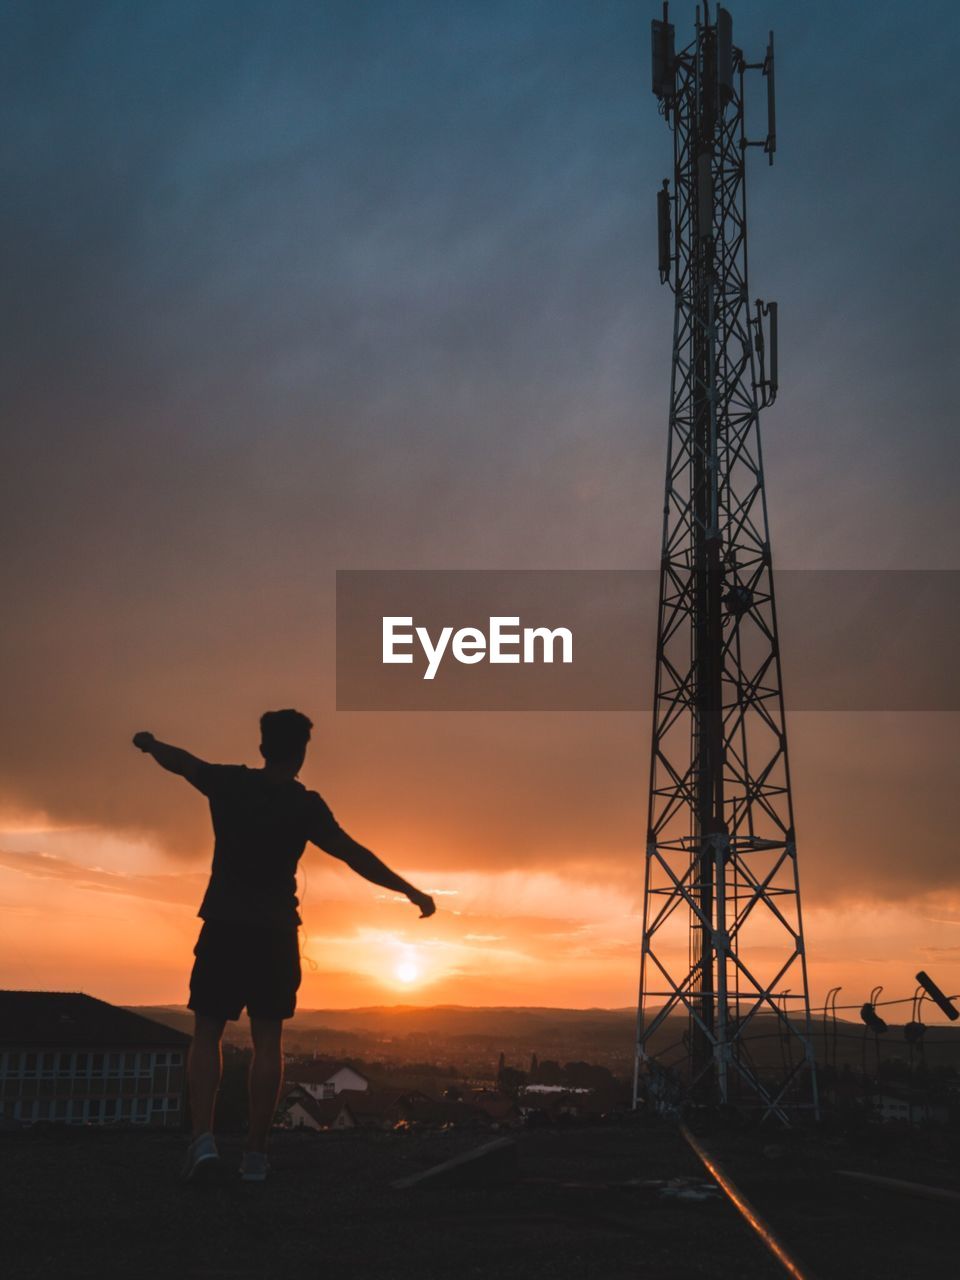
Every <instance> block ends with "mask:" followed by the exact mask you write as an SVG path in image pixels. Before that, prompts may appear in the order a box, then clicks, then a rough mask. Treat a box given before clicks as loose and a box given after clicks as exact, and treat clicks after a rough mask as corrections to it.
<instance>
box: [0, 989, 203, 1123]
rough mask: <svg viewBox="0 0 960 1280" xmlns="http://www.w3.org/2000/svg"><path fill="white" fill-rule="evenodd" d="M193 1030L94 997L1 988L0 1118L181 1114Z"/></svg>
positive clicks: (121, 1118)
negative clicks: (180, 1028)
mask: <svg viewBox="0 0 960 1280" xmlns="http://www.w3.org/2000/svg"><path fill="white" fill-rule="evenodd" d="M189 1044H190V1037H189V1036H187V1035H184V1033H183V1032H182V1031H175V1030H173V1028H171V1027H167V1026H164V1024H163V1023H162V1022H155V1021H153V1019H152V1018H143V1017H141V1016H140V1015H139V1014H136V1013H131V1012H129V1011H128V1010H127V1009H120V1008H118V1007H117V1006H116V1005H112V1004H107V1003H106V1002H105V1001H103V1000H96V999H94V997H93V996H87V995H81V994H79V993H77V992H62V991H0V1120H2V1122H3V1123H6V1124H10V1123H13V1124H17V1123H19V1124H35V1123H37V1122H40V1121H47V1122H52V1123H63V1124H120V1123H124V1124H138V1125H154V1126H164V1125H166V1126H174V1127H177V1126H179V1125H180V1124H181V1123H182V1120H183V1105H184V1103H183V1094H184V1075H185V1066H186V1055H187V1049H188V1047H189Z"/></svg>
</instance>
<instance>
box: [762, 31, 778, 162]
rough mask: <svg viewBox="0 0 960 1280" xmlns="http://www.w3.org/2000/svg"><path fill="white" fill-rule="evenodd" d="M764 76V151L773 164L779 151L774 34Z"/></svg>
mask: <svg viewBox="0 0 960 1280" xmlns="http://www.w3.org/2000/svg"><path fill="white" fill-rule="evenodd" d="M763 74H764V75H765V76H766V77H767V140H766V142H765V143H764V144H763V149H764V151H765V152H766V153H767V155H768V156H769V158H770V163H771V164H773V153H774V152H775V151H776V149H777V98H776V91H775V86H774V80H773V32H772V31H771V32H770V40H769V42H768V44H767V56H766V57H765V58H764V60H763Z"/></svg>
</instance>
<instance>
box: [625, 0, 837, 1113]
mask: <svg viewBox="0 0 960 1280" xmlns="http://www.w3.org/2000/svg"><path fill="white" fill-rule="evenodd" d="M674 35H675V33H674V27H673V25H672V24H671V23H670V22H669V20H668V10H667V5H666V4H664V6H663V19H662V20H654V22H653V91H654V93H655V94H656V96H657V98H658V100H659V105H660V111H661V114H662V115H663V116H664V118H665V119H666V121H667V123H668V124H669V126H670V128H671V131H672V133H673V150H674V173H673V190H672V191H671V189H670V183H669V181H667V180H664V183H663V186H662V189H661V190H660V191H659V192H658V196H657V213H658V248H659V268H660V278H661V281H662V282H664V283H666V282H668V281H669V283H670V285H671V287H672V289H673V292H674V295H675V299H676V305H675V313H674V338H673V368H672V380H671V393H670V424H669V444H668V454H667V482H666V500H665V505H664V522H663V545H662V553H661V561H660V604H659V614H658V630H657V655H656V679H655V689H654V712H653V742H652V753H651V766H650V799H649V821H648V836H647V851H646V869H645V884H644V921H643V946H642V956H641V971H640V1002H639V1012H638V1021H637V1055H636V1071H635V1080H634V1101H635V1104H636V1102H637V1100H638V1097H639V1095H640V1093H641V1092H643V1093H645V1094H646V1096H647V1097H648V1099H650V1100H656V1099H658V1098H659V1099H661V1100H665V1099H671V1100H673V1101H677V1100H679V1099H680V1098H687V1099H690V1100H692V1101H694V1102H698V1101H699V1102H701V1103H704V1104H706V1105H731V1106H736V1107H738V1108H756V1109H757V1111H759V1113H760V1115H761V1116H762V1117H763V1118H767V1117H776V1118H777V1119H779V1120H781V1121H784V1122H789V1120H790V1118H791V1116H792V1115H794V1114H795V1113H796V1111H797V1109H798V1108H806V1109H807V1110H808V1111H810V1112H811V1113H813V1114H815V1113H816V1109H817V1095H816V1076H815V1071H814V1062H813V1055H812V1051H811V1042H810V1008H809V997H808V991H807V973H806V957H805V952H804V941H803V924H802V917H801V913H800V888H799V881H798V877H797V850H796V844H795V838H794V823H793V806H792V801H791V795H790V773H789V767H788V760H787V736H786V725H785V719H784V706H783V693H782V688H781V680H780V647H779V640H778V635H777V616H776V609H775V604H774V589H773V566H772V560H771V554H770V539H769V532H768V525H767V510H766V498H765V493H764V480H763V464H762V458H761V452H760V434H759V411H760V410H761V409H762V408H765V407H766V406H768V405H770V404H772V403H773V401H774V399H775V397H776V394H777V306H776V303H774V302H770V303H763V302H761V301H759V300H756V301H755V302H754V303H753V304H752V305H751V303H750V300H749V295H748V291H747V215H746V193H745V166H746V156H747V151H748V150H749V149H750V148H752V147H758V148H761V149H762V151H763V152H764V153H765V154H766V155H767V157H768V158H769V161H770V163H771V164H772V163H773V156H774V151H775V150H776V123H775V105H774V59H773V33H772V32H771V34H770V39H769V44H768V46H767V49H766V54H765V56H764V58H763V60H762V61H761V62H755V63H750V62H747V61H746V60H745V58H744V55H743V52H742V51H741V50H740V49H739V48H737V47H736V46H735V45H734V43H733V24H732V20H731V17H730V13H729V12H728V11H727V10H726V9H724V8H720V7H718V8H717V10H716V17H715V18H714V19H713V20H711V17H710V10H709V6H708V4H706V3H705V4H703V6H702V9H701V8H698V9H697V17H696V37H695V39H694V40H693V42H692V43H691V44H689V45H688V46H687V47H686V48H684V49H682V50H680V51H679V52H677V51H676V50H675V44H674ZM751 73H759V74H760V76H761V77H762V80H761V87H762V83H763V81H765V83H766V90H767V94H766V98H767V116H768V119H767V133H766V137H765V138H764V139H762V140H760V141H752V140H750V139H748V138H747V135H746V132H745V125H744V82H745V80H748V77H749V76H750V74H751Z"/></svg>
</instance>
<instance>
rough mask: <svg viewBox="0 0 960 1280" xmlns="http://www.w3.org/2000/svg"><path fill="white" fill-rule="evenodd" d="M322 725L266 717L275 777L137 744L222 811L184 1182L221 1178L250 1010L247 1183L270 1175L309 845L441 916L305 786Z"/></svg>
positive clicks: (216, 822)
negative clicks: (231, 1055) (220, 1125)
mask: <svg viewBox="0 0 960 1280" xmlns="http://www.w3.org/2000/svg"><path fill="white" fill-rule="evenodd" d="M312 728H313V725H312V724H311V722H310V721H309V720H308V719H307V717H306V716H305V715H302V714H301V713H300V712H299V711H268V712H266V713H265V714H264V715H263V716H261V718H260V754H261V755H262V756H263V767H262V768H260V769H248V768H247V767H246V765H233V764H206V763H205V762H204V761H203V760H198V759H197V757H196V756H192V755H191V754H190V753H189V752H188V751H182V750H181V749H180V748H179V747H171V746H167V744H166V743H163V742H158V741H157V740H156V738H154V736H153V734H152V733H138V734H137V735H136V736H135V737H134V739H133V745H134V746H135V747H139V748H140V750H141V751H144V752H146V753H147V754H149V755H152V756H153V758H154V760H156V762H157V764H159V765H162V767H163V768H164V769H167V770H169V771H170V773H177V774H179V775H180V776H181V777H182V778H186V780H187V781H188V782H189V783H192V785H193V786H195V787H196V788H197V790H198V791H202V792H203V794H204V795H205V796H206V797H207V798H208V799H209V801H210V814H211V817H212V819H213V830H214V835H215V844H214V850H213V868H212V870H211V872H210V883H209V885H208V886H207V892H206V894H205V895H204V898H203V902H202V903H201V906H200V911H199V915H200V917H201V919H202V920H203V927H202V928H201V930H200V937H199V938H198V939H197V945H196V947H195V948H194V955H195V957H196V960H195V962H194V966H193V972H192V973H191V975H190V1006H189V1007H190V1008H191V1009H192V1010H193V1012H194V1019H195V1027H194V1034H193V1044H192V1045H191V1048H190V1057H189V1061H188V1065H187V1078H188V1083H189V1088H190V1109H191V1112H192V1115H193V1141H192V1143H191V1144H190V1149H189V1151H188V1153H187V1160H186V1163H185V1165H184V1170H183V1176H184V1177H185V1178H186V1179H188V1180H191V1181H194V1180H197V1179H199V1178H201V1177H205V1176H208V1175H210V1174H212V1173H214V1172H215V1171H218V1170H219V1167H220V1157H219V1153H218V1151H217V1144H216V1142H215V1140H214V1137H213V1114H214V1107H215V1105H216V1100H217V1090H218V1089H219V1087H220V1077H221V1074H222V1070H223V1057H222V1053H221V1047H220V1041H221V1038H222V1036H223V1029H224V1025H225V1024H226V1022H227V1021H235V1020H236V1019H237V1018H239V1017H240V1014H241V1012H242V1011H243V1009H244V1008H246V1010H247V1012H248V1014H249V1015H250V1030H251V1034H252V1036H253V1061H252V1063H251V1066H250V1081H249V1087H250V1132H249V1137H248V1140H247V1147H246V1150H245V1151H244V1154H243V1160H242V1162H241V1165H240V1176H241V1177H242V1178H243V1179H244V1180H245V1181H248V1182H262V1181H263V1180H264V1179H265V1178H266V1176H267V1157H266V1149H267V1136H268V1134H269V1132H270V1126H271V1125H272V1123H273V1116H274V1112H275V1111H276V1106H277V1099H278V1097H279V1094H280V1084H281V1081H282V1076H283V1050H282V1032H283V1020H284V1018H291V1017H293V1011H294V1008H295V1007H296V1001H297V988H298V987H299V986H300V949H299V945H298V938H297V928H298V926H299V924H300V916H299V914H298V912H297V906H298V903H297V863H298V862H299V860H300V856H301V854H302V853H303V850H304V847H305V846H306V843H307V841H308V840H309V841H312V843H313V844H316V845H319V847H320V848H321V849H323V850H324V851H325V852H326V853H330V854H332V855H333V856H334V857H335V858H340V859H341V860H342V861H343V862H345V863H346V864H347V866H349V867H352V868H353V870H354V871H356V872H357V874H358V875H361V876H363V877H364V879H366V880H370V881H371V882H372V883H373V884H377V885H381V886H382V887H383V888H384V889H393V890H395V891H396V892H398V893H402V894H405V895H406V896H407V897H408V898H409V899H410V901H411V902H412V903H413V904H414V905H415V906H417V907H419V908H420V913H421V918H422V917H424V916H430V915H433V913H434V911H435V910H436V907H435V906H434V903H433V899H432V898H431V897H429V896H428V895H427V894H425V893H420V892H419V891H418V890H417V889H414V888H413V886H412V885H409V884H408V883H407V882H406V880H403V879H401V877H400V876H398V875H395V874H394V872H392V871H391V870H390V868H389V867H387V866H386V865H385V864H384V863H382V862H381V861H380V859H379V858H378V857H376V856H375V855H374V854H372V853H371V852H370V850H369V849H365V848H364V847H363V846H362V845H359V844H357V842H356V841H355V840H352V839H351V838H350V836H348V835H347V833H346V832H345V831H344V830H343V829H342V828H341V827H340V826H339V825H338V824H337V822H336V819H335V818H334V816H333V814H332V813H331V812H330V810H329V809H328V808H327V806H326V804H325V803H324V802H323V800H322V799H321V798H320V796H319V795H318V794H317V793H316V791H308V790H307V789H306V787H304V786H303V785H302V783H300V782H298V781H297V774H298V773H299V772H300V769H301V767H302V765H303V761H304V757H305V755H306V752H307V743H308V742H309V740H310V730H311V729H312Z"/></svg>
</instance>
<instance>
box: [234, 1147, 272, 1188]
mask: <svg viewBox="0 0 960 1280" xmlns="http://www.w3.org/2000/svg"><path fill="white" fill-rule="evenodd" d="M269 1168H270V1165H269V1164H268V1162H267V1156H266V1152H264V1151H245V1152H244V1153H243V1158H242V1159H241V1161H240V1181H241V1182H266V1180H267V1170H268V1169H269Z"/></svg>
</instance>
